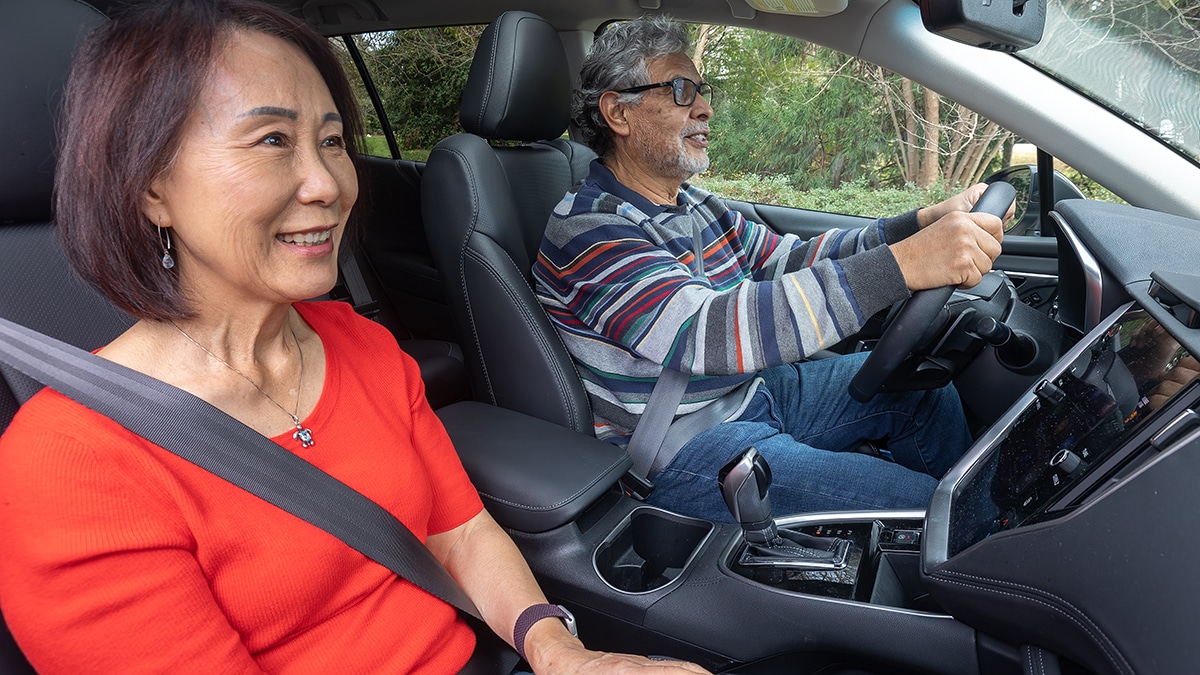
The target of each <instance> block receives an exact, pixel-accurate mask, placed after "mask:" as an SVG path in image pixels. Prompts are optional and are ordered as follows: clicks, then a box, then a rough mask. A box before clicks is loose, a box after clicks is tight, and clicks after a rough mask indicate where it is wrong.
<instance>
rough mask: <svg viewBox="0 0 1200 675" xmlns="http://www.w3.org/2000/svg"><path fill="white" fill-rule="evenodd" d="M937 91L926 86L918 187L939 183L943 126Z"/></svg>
mask: <svg viewBox="0 0 1200 675" xmlns="http://www.w3.org/2000/svg"><path fill="white" fill-rule="evenodd" d="M939 99H940V97H939V96H938V95H937V92H935V91H934V90H932V89H930V88H929V87H925V108H924V113H925V114H924V117H923V119H922V120H921V130H922V132H923V135H924V137H925V145H924V147H923V149H922V151H921V173H920V175H918V176H917V187H920V188H924V189H928V188H931V187H933V185H934V183H937V179H938V172H939V169H940V168H941V167H940V165H939V163H938V141H939V139H940V137H941V128H940V125H939V124H938V122H939V120H940V118H941V105H940V104H941V101H940V100H939Z"/></svg>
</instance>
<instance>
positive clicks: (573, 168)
mask: <svg viewBox="0 0 1200 675" xmlns="http://www.w3.org/2000/svg"><path fill="white" fill-rule="evenodd" d="M570 101H571V75H570V72H569V71H568V68H567V59H566V55H565V54H564V52H563V48H562V43H561V42H560V41H559V38H558V34H557V32H556V31H555V30H554V28H553V27H552V26H551V25H550V24H549V23H547V22H546V21H545V20H544V19H541V18H539V17H537V16H534V15H532V14H529V13H526V12H506V13H505V14H503V15H502V16H500V18H498V19H497V20H496V21H494V22H493V23H492V24H491V25H489V27H488V28H487V30H486V31H484V34H483V37H482V39H481V40H480V44H479V47H478V48H477V49H476V51H475V58H474V60H473V61H472V63H471V70H470V75H469V76H468V80H467V86H466V90H465V92H464V94H463V98H462V104H461V110H460V114H459V119H460V120H461V121H462V124H463V128H464V129H466V132H465V133H462V134H458V135H455V136H452V137H450V138H447V139H445V140H443V141H442V142H440V143H438V144H437V146H435V147H434V149H433V151H432V152H431V153H430V155H429V160H428V162H427V164H426V167H425V176H424V180H423V181H422V185H421V200H422V202H423V203H425V204H427V205H433V204H436V205H437V207H436V208H432V207H430V206H427V207H426V208H425V211H424V217H425V231H426V235H427V236H428V239H429V244H430V247H431V249H432V251H433V254H434V257H435V259H436V261H437V266H438V269H441V270H445V271H446V273H445V281H446V288H447V297H448V301H449V303H450V306H451V309H452V313H453V316H454V321H455V326H456V328H457V329H458V331H459V334H460V335H462V336H463V338H462V340H461V343H462V344H463V346H464V350H465V351H466V352H467V358H468V360H469V362H470V364H471V369H470V370H471V388H472V392H473V393H474V395H475V399H476V400H479V401H487V402H490V403H492V404H494V405H498V406H500V407H502V408H508V409H510V410H516V411H519V412H523V413H526V414H529V415H533V416H535V417H540V418H542V419H545V420H548V421H551V422H555V423H557V424H561V425H563V426H565V427H567V428H570V429H573V430H575V431H580V432H584V433H590V428H591V424H592V422H591V418H592V416H591V409H590V407H589V405H588V402H587V397H586V395H585V394H584V391H583V386H582V384H581V383H580V380H579V375H578V374H577V372H576V370H575V367H574V364H573V363H572V362H571V357H570V354H568V353H567V350H566V347H565V346H564V345H563V343H562V341H561V340H560V339H559V337H558V335H557V333H556V332H555V330H554V328H553V327H552V326H551V325H550V322H549V320H548V318H547V317H546V314H545V312H544V311H543V310H542V308H541V306H540V305H539V304H538V302H537V299H536V298H535V297H534V295H533V291H532V283H533V281H532V268H533V262H534V260H535V259H536V257H537V250H538V246H539V245H540V243H541V240H542V234H543V232H544V231H545V228H546V221H547V219H548V218H549V217H550V211H551V209H553V208H554V205H555V204H557V203H558V201H559V200H560V199H561V198H562V196H563V194H564V193H566V191H567V189H568V188H570V187H571V186H572V185H574V184H575V183H577V182H578V181H580V180H582V179H583V177H584V176H586V175H587V170H588V169H587V166H588V162H590V161H591V159H592V158H593V157H595V154H594V153H593V152H592V151H591V150H589V149H588V148H586V147H584V146H582V145H580V144H578V143H575V142H572V141H567V140H563V139H560V138H559V137H560V136H562V134H563V132H564V131H566V129H567V121H568V116H569V107H570ZM546 139H552V140H546ZM497 140H499V141H521V142H522V143H520V144H497V145H493V144H492V143H491V142H490V141H497Z"/></svg>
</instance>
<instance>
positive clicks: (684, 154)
mask: <svg viewBox="0 0 1200 675" xmlns="http://www.w3.org/2000/svg"><path fill="white" fill-rule="evenodd" d="M642 160H643V161H645V162H646V163H647V164H649V165H650V166H652V167H654V169H655V170H656V171H658V172H660V173H662V174H663V175H667V176H676V177H678V178H679V180H680V182H682V181H685V180H688V179H690V178H691V177H692V176H695V175H696V174H698V173H701V172H703V171H705V170H706V169H708V164H709V161H708V153H704V154H703V155H701V156H699V157H692V156H690V155H689V154H688V151H687V146H685V145H684V144H683V142H682V141H681V142H680V144H679V154H677V155H676V156H675V157H664V156H663V155H662V154H661V153H657V152H655V151H654V149H653V148H651V147H649V146H646V145H643V146H642Z"/></svg>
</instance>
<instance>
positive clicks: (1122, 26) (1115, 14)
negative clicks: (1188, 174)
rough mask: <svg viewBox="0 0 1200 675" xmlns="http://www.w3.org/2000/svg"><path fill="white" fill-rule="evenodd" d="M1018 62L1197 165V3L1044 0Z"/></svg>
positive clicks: (1199, 136)
mask: <svg viewBox="0 0 1200 675" xmlns="http://www.w3.org/2000/svg"><path fill="white" fill-rule="evenodd" d="M1047 5H1048V6H1047V8H1046V32H1045V35H1044V37H1043V38H1042V41H1041V43H1039V44H1038V45H1037V46H1036V47H1032V48H1030V49H1028V50H1025V51H1023V52H1020V53H1019V54H1018V56H1020V57H1021V58H1023V59H1025V60H1027V61H1029V62H1031V63H1033V64H1034V65H1036V66H1038V67H1039V68H1041V69H1042V70H1044V71H1046V72H1047V73H1049V74H1051V75H1053V76H1054V77H1057V78H1058V79H1060V80H1062V81H1064V82H1066V83H1068V84H1070V85H1071V86H1073V87H1075V88H1076V89H1079V90H1080V91H1083V92H1085V93H1087V94H1088V95H1090V96H1091V97H1092V98H1094V99H1095V100H1097V101H1098V102H1100V103H1101V104H1103V105H1105V106H1108V107H1109V108H1111V109H1113V110H1115V111H1116V112H1118V113H1120V114H1122V115H1124V116H1125V117H1126V118H1128V119H1129V120H1131V121H1133V122H1134V123H1136V124H1138V125H1140V126H1141V127H1142V128H1144V129H1146V130H1147V131H1148V132H1150V133H1152V134H1154V135H1155V136H1158V137H1159V138H1161V139H1163V140H1164V141H1166V142H1167V143H1170V144H1171V145H1173V146H1175V147H1176V148H1178V149H1180V150H1181V151H1183V152H1184V153H1186V154H1187V155H1189V156H1190V157H1191V158H1192V159H1193V160H1194V161H1198V162H1200V105H1197V99H1198V97H1200V3H1197V2H1196V1H1195V0H1048V2H1047Z"/></svg>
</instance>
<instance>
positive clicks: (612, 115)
mask: <svg viewBox="0 0 1200 675" xmlns="http://www.w3.org/2000/svg"><path fill="white" fill-rule="evenodd" d="M629 109H630V106H629V105H628V104H625V103H622V102H621V95H620V94H618V93H617V92H615V91H606V92H604V93H603V94H601V95H600V114H601V115H603V116H604V121H605V122H607V123H608V128H609V129H612V132H613V133H614V134H616V135H617V136H628V135H629V134H630V133H631V130H630V128H629V120H628V119H627V117H626V115H627V113H628V112H629Z"/></svg>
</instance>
